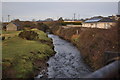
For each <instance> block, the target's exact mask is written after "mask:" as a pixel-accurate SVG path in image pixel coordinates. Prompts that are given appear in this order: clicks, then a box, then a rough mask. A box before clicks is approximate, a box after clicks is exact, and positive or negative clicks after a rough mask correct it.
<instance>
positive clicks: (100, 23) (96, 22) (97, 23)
mask: <svg viewBox="0 0 120 80" xmlns="http://www.w3.org/2000/svg"><path fill="white" fill-rule="evenodd" d="M115 24H116V22H115V20H113V19H110V18H92V19H89V20H86V21H85V22H83V24H82V27H90V28H103V29H108V28H111V27H112V26H114V25H115Z"/></svg>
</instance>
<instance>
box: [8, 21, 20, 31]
mask: <svg viewBox="0 0 120 80" xmlns="http://www.w3.org/2000/svg"><path fill="white" fill-rule="evenodd" d="M20 28H21V27H20V25H19V24H17V23H14V22H11V23H9V24H8V25H7V26H6V30H7V31H18V30H21V29H20Z"/></svg>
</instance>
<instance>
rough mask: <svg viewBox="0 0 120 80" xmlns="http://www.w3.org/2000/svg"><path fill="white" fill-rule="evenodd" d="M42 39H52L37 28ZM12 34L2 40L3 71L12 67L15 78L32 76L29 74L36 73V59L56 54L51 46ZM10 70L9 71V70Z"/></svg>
mask: <svg viewBox="0 0 120 80" xmlns="http://www.w3.org/2000/svg"><path fill="white" fill-rule="evenodd" d="M35 31H36V32H37V33H38V34H39V37H40V39H43V40H47V41H48V40H50V41H51V39H50V38H48V37H47V35H46V34H45V33H44V32H42V31H39V30H35ZM4 33H5V34H6V33H7V34H10V35H13V34H16V35H18V33H19V32H15V33H14V32H4ZM16 35H14V36H12V38H9V39H5V40H4V41H3V42H2V46H3V48H2V56H3V66H4V67H3V71H5V72H6V70H9V68H10V67H11V68H10V69H12V71H13V72H14V73H12V74H14V75H15V78H25V77H31V76H27V75H29V74H33V73H34V67H36V66H34V65H33V64H32V63H34V61H35V60H39V59H43V60H44V59H45V58H46V57H47V56H51V55H52V54H54V51H53V49H52V48H51V46H49V45H47V44H44V43H41V42H40V41H31V40H25V39H22V38H19V37H18V36H16ZM7 72H8V71H7Z"/></svg>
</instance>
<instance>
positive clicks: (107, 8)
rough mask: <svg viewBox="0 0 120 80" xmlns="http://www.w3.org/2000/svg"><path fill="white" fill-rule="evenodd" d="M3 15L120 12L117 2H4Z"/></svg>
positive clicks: (32, 16)
mask: <svg viewBox="0 0 120 80" xmlns="http://www.w3.org/2000/svg"><path fill="white" fill-rule="evenodd" d="M2 10H3V11H2V15H3V18H4V21H6V20H7V15H11V19H17V18H19V19H20V20H32V19H36V20H39V19H46V18H53V19H57V18H58V17H63V18H70V19H72V18H73V14H74V13H76V18H77V19H78V18H87V17H92V16H98V15H101V16H109V15H115V14H117V13H118V3H117V2H3V3H2Z"/></svg>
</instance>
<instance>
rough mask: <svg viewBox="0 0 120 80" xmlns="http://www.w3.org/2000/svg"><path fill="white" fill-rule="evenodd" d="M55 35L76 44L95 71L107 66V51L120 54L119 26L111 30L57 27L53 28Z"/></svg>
mask: <svg viewBox="0 0 120 80" xmlns="http://www.w3.org/2000/svg"><path fill="white" fill-rule="evenodd" d="M51 30H52V32H53V33H54V34H56V35H59V36H60V37H62V38H63V39H66V40H68V41H71V42H72V43H73V44H75V45H76V46H77V47H78V49H79V50H80V53H81V54H82V55H83V58H84V60H85V62H86V63H87V64H88V65H89V66H90V67H91V68H92V69H94V70H97V69H99V68H101V67H103V66H104V65H105V63H106V62H107V61H105V60H104V57H105V51H111V52H118V50H119V48H120V46H118V45H119V44H120V42H119V41H118V30H119V26H114V27H112V28H111V29H97V28H82V27H74V28H63V27H61V26H58V25H55V24H54V26H53V27H51Z"/></svg>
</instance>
